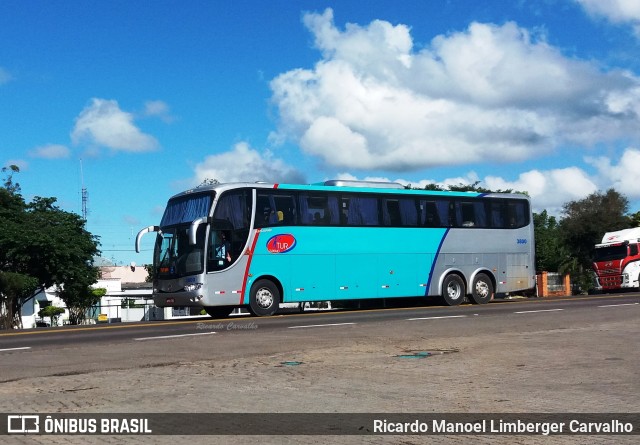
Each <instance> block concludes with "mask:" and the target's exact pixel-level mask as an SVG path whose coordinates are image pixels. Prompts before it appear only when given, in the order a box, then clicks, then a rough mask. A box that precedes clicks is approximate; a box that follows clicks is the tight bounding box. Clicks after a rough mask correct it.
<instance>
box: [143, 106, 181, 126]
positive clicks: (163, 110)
mask: <svg viewBox="0 0 640 445" xmlns="http://www.w3.org/2000/svg"><path fill="white" fill-rule="evenodd" d="M144 115H145V116H150V117H159V118H160V119H162V120H163V121H164V122H166V123H170V122H173V121H174V117H173V116H171V111H170V109H169V105H167V103H166V102H164V101H161V100H150V101H147V102H145V104H144Z"/></svg>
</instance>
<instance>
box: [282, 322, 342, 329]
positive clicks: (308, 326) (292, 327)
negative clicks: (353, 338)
mask: <svg viewBox="0 0 640 445" xmlns="http://www.w3.org/2000/svg"><path fill="white" fill-rule="evenodd" d="M349 324H355V323H329V324H307V325H302V326H289V329H302V328H323V327H325V326H345V325H349Z"/></svg>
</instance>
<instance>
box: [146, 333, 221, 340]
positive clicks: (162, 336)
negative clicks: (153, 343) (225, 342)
mask: <svg viewBox="0 0 640 445" xmlns="http://www.w3.org/2000/svg"><path fill="white" fill-rule="evenodd" d="M211 334H215V332H198V333H195V334H176V335H160V336H158V337H139V338H134V340H136V341H144V340H161V339H165V338H180V337H194V336H196V335H211Z"/></svg>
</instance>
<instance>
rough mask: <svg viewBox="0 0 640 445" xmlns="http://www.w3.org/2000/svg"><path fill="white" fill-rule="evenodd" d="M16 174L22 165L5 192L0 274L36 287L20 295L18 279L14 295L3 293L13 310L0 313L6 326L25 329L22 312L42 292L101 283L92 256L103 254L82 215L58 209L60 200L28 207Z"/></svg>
mask: <svg viewBox="0 0 640 445" xmlns="http://www.w3.org/2000/svg"><path fill="white" fill-rule="evenodd" d="M6 172H7V170H6V169H3V173H5V174H6ZM17 172H19V169H18V168H17V167H15V168H12V169H11V173H10V174H9V175H8V177H7V178H6V179H5V181H4V183H3V185H4V186H3V187H2V188H0V271H3V272H11V273H15V274H19V275H22V276H24V277H30V278H32V279H33V280H35V282H36V283H37V287H36V289H33V290H31V292H30V295H26V294H25V292H21V291H20V292H19V291H17V290H16V289H15V283H16V282H17V281H16V279H15V277H14V279H13V283H14V285H13V287H12V289H13V291H12V292H6V291H4V290H2V289H0V294H2V296H1V297H2V300H3V306H4V307H6V308H8V307H11V308H12V310H11V312H10V313H9V312H1V313H0V315H1V316H2V317H4V318H3V319H4V322H5V324H4V325H5V326H7V323H8V324H11V325H12V326H19V325H20V319H19V316H18V315H19V313H20V309H21V307H22V305H23V304H24V303H25V302H26V301H28V300H29V299H31V298H33V296H35V293H37V291H39V290H43V289H46V288H48V287H52V286H57V287H58V289H64V288H65V287H68V288H69V289H75V286H80V285H87V286H89V285H90V284H93V283H95V281H96V279H97V269H96V268H95V267H93V258H94V256H96V255H97V254H98V253H99V250H98V245H99V244H98V238H97V237H96V236H94V235H92V234H91V233H89V232H88V231H87V230H86V229H85V221H84V220H83V219H82V218H81V217H80V216H78V215H76V214H75V213H69V212H65V211H63V210H61V209H60V208H58V207H57V206H56V205H55V202H56V199H55V198H41V197H35V198H34V199H33V201H32V202H30V203H26V202H25V201H24V199H23V198H22V196H21V195H20V187H19V185H18V184H16V183H14V182H13V174H14V173H17ZM91 280H93V281H91ZM22 282H23V283H25V285H26V284H29V283H32V281H30V280H28V279H24V280H22ZM24 289H25V290H26V289H29V287H28V286H27V287H25V288H24Z"/></svg>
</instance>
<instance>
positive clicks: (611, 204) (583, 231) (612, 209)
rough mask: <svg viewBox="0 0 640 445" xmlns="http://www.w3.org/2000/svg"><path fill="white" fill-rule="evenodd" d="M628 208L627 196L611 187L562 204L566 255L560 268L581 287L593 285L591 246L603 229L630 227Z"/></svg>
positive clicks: (562, 232) (584, 288) (562, 238)
mask: <svg viewBox="0 0 640 445" xmlns="http://www.w3.org/2000/svg"><path fill="white" fill-rule="evenodd" d="M628 208H629V201H628V199H627V198H626V197H625V196H623V195H621V194H620V193H618V192H617V191H615V190H614V189H609V190H607V191H606V192H604V193H602V192H600V191H598V192H595V193H592V194H591V195H589V196H587V197H586V198H584V199H581V200H578V201H570V202H568V203H566V204H565V205H564V206H563V215H564V216H563V218H562V220H561V221H560V237H561V242H562V246H563V247H564V252H565V255H564V257H563V258H562V261H561V264H560V268H559V270H560V272H568V273H570V274H571V276H572V277H573V280H574V282H576V283H578V284H579V285H580V287H581V288H582V290H583V291H586V290H588V289H590V288H591V287H592V286H593V279H592V276H591V262H592V259H593V253H594V249H595V247H594V246H595V245H596V244H597V243H599V242H600V241H601V240H602V236H603V235H604V233H605V232H611V231H614V230H620V229H626V228H629V227H630V225H631V218H629V216H627V215H626V214H627V211H628Z"/></svg>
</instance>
